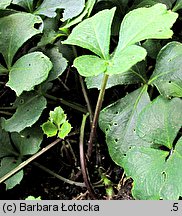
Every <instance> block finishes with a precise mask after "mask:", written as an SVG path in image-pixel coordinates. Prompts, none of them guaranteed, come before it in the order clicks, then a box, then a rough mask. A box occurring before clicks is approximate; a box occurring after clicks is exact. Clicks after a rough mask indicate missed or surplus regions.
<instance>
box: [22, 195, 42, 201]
mask: <svg viewBox="0 0 182 216" xmlns="http://www.w3.org/2000/svg"><path fill="white" fill-rule="evenodd" d="M25 200H41V196H39V197H37V198H36V197H34V196H28V197H27V198H26V199H25Z"/></svg>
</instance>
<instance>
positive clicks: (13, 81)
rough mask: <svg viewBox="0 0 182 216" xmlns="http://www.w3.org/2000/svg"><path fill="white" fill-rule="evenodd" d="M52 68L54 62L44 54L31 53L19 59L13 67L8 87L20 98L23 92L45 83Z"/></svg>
mask: <svg viewBox="0 0 182 216" xmlns="http://www.w3.org/2000/svg"><path fill="white" fill-rule="evenodd" d="M51 68H52V62H51V61H50V60H49V58H48V57H47V56H45V55H44V54H43V53H41V52H33V53H29V54H27V55H24V56H23V57H21V58H20V59H18V60H17V61H16V62H15V64H14V65H13V66H12V67H11V70H10V74H9V81H8V82H7V83H6V85H7V86H9V87H10V88H11V89H13V90H14V91H15V92H16V95H17V96H19V95H20V94H21V93H22V92H23V91H31V90H33V89H34V87H35V86H36V85H38V84H40V83H42V82H43V81H45V80H46V79H47V77H48V74H49V71H50V70H51ZM27 81H28V82H27Z"/></svg>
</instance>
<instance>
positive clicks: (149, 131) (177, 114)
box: [136, 96, 182, 149]
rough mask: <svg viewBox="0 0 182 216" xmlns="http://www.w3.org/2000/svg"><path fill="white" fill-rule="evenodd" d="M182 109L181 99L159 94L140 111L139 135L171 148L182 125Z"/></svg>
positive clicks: (137, 128) (138, 121) (146, 139)
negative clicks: (168, 97) (167, 97)
mask: <svg viewBox="0 0 182 216" xmlns="http://www.w3.org/2000/svg"><path fill="white" fill-rule="evenodd" d="M181 110H182V100H181V99H179V98H173V99H171V100H168V99H166V98H163V97H162V96H158V97H157V98H156V99H155V100H153V101H152V102H151V103H150V104H148V105H147V106H146V107H145V109H144V110H143V111H142V112H141V113H140V115H139V118H138V120H137V127H136V131H137V134H138V136H139V137H140V138H141V139H143V140H145V141H147V142H152V143H153V144H155V145H159V146H161V145H163V146H166V147H168V148H170V149H171V148H172V146H173V141H174V139H175V137H176V136H177V133H178V132H179V130H180V128H181V126H182V112H181ZM146 125H147V126H146Z"/></svg>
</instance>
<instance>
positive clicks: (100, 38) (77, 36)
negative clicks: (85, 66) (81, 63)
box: [63, 8, 115, 69]
mask: <svg viewBox="0 0 182 216" xmlns="http://www.w3.org/2000/svg"><path fill="white" fill-rule="evenodd" d="M114 12H115V8H113V9H111V10H103V11H101V12H99V13H97V14H96V15H94V16H93V17H91V18H88V19H86V20H84V21H83V22H81V23H80V24H78V25H77V26H76V27H75V28H74V29H73V31H72V33H71V34H70V36H69V37H68V39H67V40H65V41H64V42H63V44H72V45H77V46H81V47H83V48H86V49H89V50H90V51H92V52H94V53H95V54H97V55H98V56H100V57H101V58H103V59H106V60H108V59H109V45H110V34H111V23H112V19H113V16H114ZM89 69H90V68H89Z"/></svg>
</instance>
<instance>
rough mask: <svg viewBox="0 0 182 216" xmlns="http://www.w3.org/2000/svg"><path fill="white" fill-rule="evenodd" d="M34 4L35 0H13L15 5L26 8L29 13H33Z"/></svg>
mask: <svg viewBox="0 0 182 216" xmlns="http://www.w3.org/2000/svg"><path fill="white" fill-rule="evenodd" d="M33 2H34V0H13V1H12V3H13V4H17V5H19V6H21V7H24V8H25V9H26V10H27V11H29V12H33Z"/></svg>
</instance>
